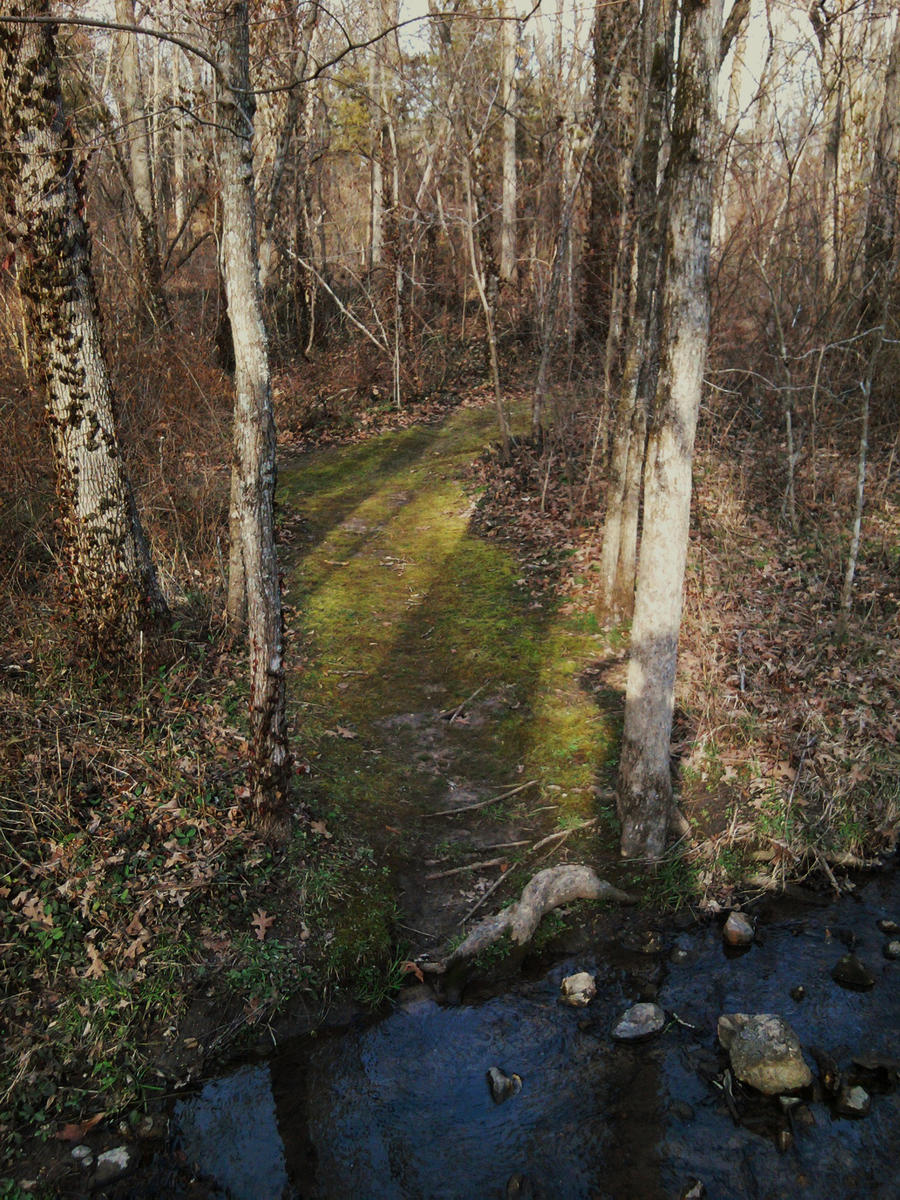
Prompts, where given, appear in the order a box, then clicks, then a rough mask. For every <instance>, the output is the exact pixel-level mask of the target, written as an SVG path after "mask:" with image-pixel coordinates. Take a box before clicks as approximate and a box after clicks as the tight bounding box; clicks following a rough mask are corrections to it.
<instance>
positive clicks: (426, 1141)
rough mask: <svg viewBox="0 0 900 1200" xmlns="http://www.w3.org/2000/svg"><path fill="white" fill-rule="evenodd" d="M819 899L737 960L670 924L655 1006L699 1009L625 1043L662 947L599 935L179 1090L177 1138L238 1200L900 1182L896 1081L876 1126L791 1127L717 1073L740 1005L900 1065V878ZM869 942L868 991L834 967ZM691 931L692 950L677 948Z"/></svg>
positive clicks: (771, 1192)
mask: <svg viewBox="0 0 900 1200" xmlns="http://www.w3.org/2000/svg"><path fill="white" fill-rule="evenodd" d="M810 900H811V902H810V903H809V904H806V903H800V902H786V901H782V902H779V903H778V904H775V905H770V906H769V908H768V909H767V911H765V912H763V913H762V914H761V916H760V924H759V929H758V940H757V943H756V944H754V945H753V946H752V947H751V948H750V950H749V951H748V952H747V953H746V954H744V955H741V956H738V957H728V956H726V954H725V953H724V952H723V947H722V941H721V933H720V924H719V923H718V922H712V923H710V924H707V925H700V926H696V927H694V928H692V929H689V930H687V931H685V932H682V933H675V932H673V933H672V934H671V936H669V937H664V945H663V948H662V951H661V952H660V953H659V954H658V955H657V956H656V957H657V959H658V960H659V962H660V963H663V962H664V963H665V971H664V974H663V978H662V981H661V984H660V986H659V1003H660V1004H661V1005H662V1006H663V1008H664V1009H665V1010H666V1012H667V1014H670V1015H672V1014H677V1017H678V1018H680V1020H681V1021H682V1022H686V1023H687V1024H680V1023H679V1022H678V1021H676V1020H675V1019H674V1017H673V1019H672V1020H671V1021H670V1022H669V1024H668V1026H667V1027H666V1029H665V1030H664V1032H663V1033H662V1034H661V1035H659V1036H658V1037H657V1038H655V1039H653V1040H652V1041H649V1042H645V1043H642V1044H638V1045H620V1044H616V1043H613V1042H612V1041H611V1039H610V1030H611V1028H612V1026H613V1024H614V1023H615V1021H616V1019H617V1018H618V1016H619V1015H620V1014H621V1012H622V1010H623V1009H624V1008H625V1007H626V1006H627V1004H629V1003H632V1002H634V1001H635V1000H638V999H642V998H644V996H645V995H646V991H647V986H648V984H647V977H648V974H649V975H651V976H652V974H653V970H654V961H653V958H652V957H651V958H648V957H647V956H645V955H641V954H639V953H637V952H633V951H631V952H630V951H627V950H624V949H623V948H622V947H621V946H620V945H618V944H616V943H610V942H607V943H597V944H596V945H594V946H592V948H591V950H590V952H587V953H582V954H579V955H578V957H577V958H569V959H567V960H565V961H561V962H557V963H556V964H555V965H554V966H553V967H552V968H551V969H550V970H548V971H545V972H543V973H542V974H541V975H540V977H539V978H537V979H533V980H520V981H519V982H517V983H516V984H515V985H514V986H512V987H511V988H510V990H509V991H507V992H506V993H505V994H503V995H498V996H495V997H493V998H491V999H489V1000H486V1001H485V1002H483V1003H480V1004H463V1005H460V1006H457V1007H447V1006H441V1005H439V1004H438V1003H437V1002H436V1001H435V1000H434V999H432V998H429V997H427V996H426V995H425V994H424V993H423V992H422V990H421V989H419V990H418V991H417V992H416V993H415V994H414V995H413V996H412V997H411V998H410V1000H409V1001H408V1002H407V1003H406V1004H404V1005H402V1006H401V1007H399V1008H398V1009H397V1010H396V1011H395V1012H394V1013H392V1014H391V1015H390V1016H388V1017H386V1018H384V1019H383V1020H381V1021H379V1022H377V1023H375V1024H372V1025H369V1026H368V1027H367V1028H356V1029H350V1030H347V1031H345V1032H343V1033H340V1034H326V1035H324V1036H320V1037H319V1038H307V1039H303V1040H302V1041H298V1042H296V1043H294V1044H291V1045H287V1046H285V1047H283V1048H282V1050H281V1052H280V1053H279V1054H278V1055H276V1056H275V1057H273V1058H272V1059H271V1060H270V1061H269V1062H268V1063H266V1064H264V1065H258V1066H252V1067H251V1066H248V1067H243V1068H241V1070H239V1071H238V1072H236V1073H235V1074H233V1075H232V1076H229V1077H228V1078H227V1079H225V1080H217V1081H214V1082H211V1083H209V1084H207V1085H206V1086H205V1087H204V1088H203V1089H202V1091H201V1092H200V1093H199V1094H198V1095H197V1096H195V1097H193V1098H191V1099H190V1100H187V1101H184V1102H182V1103H180V1104H179V1105H178V1106H177V1109H176V1112H175V1121H174V1124H175V1127H176V1129H177V1135H176V1136H177V1139H178V1143H179V1144H180V1145H181V1146H182V1148H183V1149H184V1151H185V1153H186V1154H187V1156H188V1158H189V1160H190V1161H192V1162H193V1163H195V1164H196V1166H197V1168H198V1170H199V1171H201V1172H202V1173H204V1174H206V1175H208V1176H210V1177H211V1178H212V1179H214V1180H216V1181H217V1182H218V1184H219V1185H220V1187H222V1188H223V1189H226V1192H225V1194H228V1195H231V1196H232V1197H233V1198H234V1200H281V1197H283V1196H285V1197H291V1196H292V1197H303V1198H306V1197H309V1198H310V1200H315V1198H321V1200H332V1198H334V1200H337V1198H338V1197H341V1198H344V1197H348V1196H356V1197H360V1198H366V1200H368V1198H371V1200H380V1198H384V1200H387V1198H393V1197H397V1198H406V1197H409V1198H413V1197H415V1198H423V1197H427V1198H434V1200H439V1198H443V1197H447V1198H453V1200H457V1198H459V1200H466V1198H469V1197H471V1198H472V1200H489V1198H492V1197H497V1198H502V1197H504V1196H506V1195H507V1194H508V1193H507V1189H508V1187H510V1186H511V1181H514V1177H520V1179H519V1183H520V1191H519V1192H518V1193H516V1194H520V1195H526V1194H530V1195H532V1196H534V1197H546V1198H550V1197H571V1198H572V1200H579V1198H582V1197H584V1198H585V1200H587V1198H589V1197H590V1198H598V1200H607V1198H608V1200H656V1198H657V1197H659V1198H660V1200H661V1198H663V1197H665V1198H667V1200H668V1198H669V1197H671V1198H673V1200H674V1198H677V1197H679V1196H680V1195H681V1193H682V1189H683V1188H684V1187H685V1186H686V1185H688V1183H689V1181H690V1180H692V1179H700V1180H702V1182H703V1183H704V1185H705V1187H706V1195H707V1197H709V1198H710V1200H744V1198H747V1200H757V1198H758V1200H780V1198H781V1197H785V1198H787V1197H791V1198H793V1197H798V1196H799V1197H808V1198H810V1200H813V1198H814V1200H833V1198H834V1197H841V1200H852V1198H854V1197H859V1200H863V1198H865V1200H870V1198H873V1197H874V1198H879V1200H881V1198H887V1197H898V1196H900V1180H898V1177H897V1169H896V1161H897V1149H898V1139H900V1096H898V1094H897V1092H896V1091H894V1092H893V1093H890V1094H878V1095H873V1097H872V1111H871V1114H870V1115H869V1116H868V1117H866V1118H864V1119H862V1120H849V1119H842V1118H836V1117H835V1116H834V1115H833V1112H832V1110H831V1108H830V1107H829V1106H828V1105H827V1104H826V1103H825V1102H824V1100H822V1099H821V1098H819V1099H816V1098H813V1099H811V1100H810V1101H809V1103H808V1104H806V1105H805V1106H804V1109H805V1112H804V1113H803V1114H801V1115H802V1117H803V1119H802V1120H800V1119H796V1120H793V1122H791V1121H790V1120H789V1118H788V1117H787V1116H786V1115H785V1114H784V1113H783V1112H782V1111H781V1109H780V1108H779V1106H778V1102H777V1101H758V1100H757V1101H754V1100H753V1099H752V1098H751V1097H749V1096H743V1095H741V1094H739V1095H738V1097H737V1104H738V1109H739V1111H740V1113H741V1115H742V1118H743V1120H744V1122H745V1123H742V1124H737V1123H735V1121H734V1120H733V1119H732V1116H731V1114H730V1112H729V1110H728V1108H727V1107H726V1104H725V1102H724V1099H723V1096H722V1092H721V1089H720V1088H719V1087H717V1086H716V1082H715V1081H716V1079H717V1078H721V1069H722V1067H723V1066H724V1065H725V1058H724V1055H722V1053H721V1052H720V1051H719V1050H718V1048H717V1044H716V1036H715V1031H716V1020H717V1017H718V1016H719V1014H720V1013H723V1012H734V1011H745V1012H775V1013H778V1014H780V1015H782V1016H783V1017H785V1018H786V1019H787V1020H788V1021H789V1022H790V1023H791V1024H792V1025H793V1026H794V1028H795V1030H796V1031H797V1033H798V1035H799V1037H800V1040H801V1042H802V1044H803V1046H804V1050H805V1051H806V1052H807V1058H808V1060H809V1061H810V1065H811V1066H812V1065H813V1063H812V1059H811V1058H810V1056H809V1053H808V1050H809V1047H810V1046H811V1045H815V1046H818V1047H819V1048H820V1049H822V1050H824V1051H826V1052H827V1053H828V1054H830V1055H831V1056H832V1057H833V1058H834V1059H835V1060H836V1061H837V1063H838V1065H839V1066H840V1067H841V1068H842V1069H847V1068H848V1067H849V1066H850V1064H851V1060H852V1059H853V1057H854V1055H875V1056H879V1057H880V1058H882V1059H885V1058H887V1059H893V1060H900V1020H898V1018H900V1001H898V996H900V963H897V962H889V961H887V960H886V959H885V958H884V957H883V954H882V947H883V944H884V942H885V940H886V939H885V936H884V935H883V934H882V933H880V932H879V931H878V929H877V927H876V924H875V922H876V920H877V919H878V918H880V917H890V918H893V919H900V875H898V873H897V872H896V871H894V872H892V873H890V874H887V875H884V876H881V877H878V878H872V879H870V880H868V881H867V882H865V883H862V884H860V886H859V888H858V890H857V892H856V893H855V894H854V895H852V896H846V897H843V898H841V899H840V900H838V901H837V902H834V903H830V904H827V905H826V906H821V905H820V904H819V903H816V902H815V901H816V897H815V896H814V895H813V894H811V893H810ZM854 939H855V940H856V944H855V952H856V953H857V954H858V955H859V956H860V957H861V958H862V959H863V960H864V961H865V962H866V963H867V965H868V966H869V967H870V969H871V970H872V971H873V973H874V974H875V976H876V979H877V982H876V985H875V987H874V988H873V989H872V990H871V991H870V992H866V993H859V992H851V991H847V990H845V989H843V988H841V987H839V986H838V985H837V984H836V983H834V982H833V981H832V979H831V976H830V972H831V969H832V967H833V966H834V964H835V963H836V962H837V960H838V959H839V958H840V957H841V955H842V954H844V953H845V952H846V944H845V943H847V942H851V941H853V940H854ZM674 946H678V947H680V948H682V949H684V950H686V951H687V954H688V958H687V960H686V961H685V962H683V963H679V964H675V963H671V962H669V958H668V955H669V952H670V950H671V949H672V948H673V947H674ZM574 970H589V971H591V972H592V973H594V974H595V975H596V976H597V985H598V991H597V996H596V998H595V999H594V1000H593V1001H592V1003H591V1004H590V1006H589V1007H588V1008H586V1009H572V1008H567V1007H565V1006H563V1005H561V1004H560V1003H559V1001H558V994H559V984H560V980H561V978H562V977H563V976H564V975H566V974H570V973H571V972H572V971H574ZM656 971H657V974H659V968H656ZM798 984H802V985H803V986H804V987H805V998H804V999H802V1000H800V1001H795V1000H793V999H791V996H790V991H791V989H792V988H794V987H795V986H796V985H798ZM650 987H651V990H652V988H653V985H652V984H651V985H650ZM688 1025H690V1026H694V1027H695V1028H689V1027H688ZM494 1066H496V1067H500V1068H501V1069H503V1070H504V1071H506V1072H516V1073H518V1074H519V1075H521V1077H522V1081H523V1085H522V1090H521V1092H519V1093H518V1094H517V1095H515V1096H512V1097H511V1098H510V1099H508V1100H507V1101H505V1102H504V1103H502V1104H496V1103H495V1102H494V1101H493V1099H492V1097H491V1094H490V1090H489V1088H488V1084H487V1080H486V1072H487V1071H488V1069H489V1068H490V1067H494ZM807 1114H808V1116H807ZM809 1119H811V1120H812V1124H808V1123H806V1122H807V1121H808V1120H809ZM779 1130H781V1131H783V1132H782V1135H781V1136H782V1137H783V1138H787V1137H788V1136H790V1139H791V1145H790V1147H789V1148H788V1149H786V1150H784V1151H780V1150H779V1149H778V1148H777V1145H776V1139H777V1137H778V1134H779ZM523 1179H524V1181H527V1187H530V1189H531V1191H530V1192H528V1191H522V1190H521V1186H522V1181H523ZM513 1186H514V1184H513Z"/></svg>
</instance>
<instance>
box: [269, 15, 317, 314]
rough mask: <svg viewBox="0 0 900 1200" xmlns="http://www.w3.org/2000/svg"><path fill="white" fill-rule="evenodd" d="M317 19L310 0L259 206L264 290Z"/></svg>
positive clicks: (304, 165) (304, 153)
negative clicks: (261, 217) (261, 202)
mask: <svg viewBox="0 0 900 1200" xmlns="http://www.w3.org/2000/svg"><path fill="white" fill-rule="evenodd" d="M318 21H319V0H313V2H312V3H311V4H310V5H309V6H308V8H307V10H306V12H305V14H304V16H303V19H302V21H301V24H300V30H299V41H298V45H297V53H296V55H295V57H294V66H293V72H292V76H293V79H294V80H295V83H294V86H293V87H292V88H291V90H290V91H289V92H288V98H287V104H286V106H285V110H284V117H283V118H282V121H281V126H280V128H279V130H278V137H277V141H276V145H275V154H274V158H273V161H272V171H271V174H270V176H269V183H268V186H267V188H266V192H265V202H264V203H263V205H262V213H263V220H262V230H261V236H260V247H259V266H260V280H259V282H260V287H261V288H262V289H263V291H265V288H266V284H267V282H268V280H269V276H270V274H271V272H272V266H273V261H274V253H275V246H274V236H273V232H274V228H275V221H276V218H277V216H278V202H279V200H280V198H281V188H282V184H283V182H284V176H285V170H286V167H287V164H288V161H289V155H290V150H291V143H292V141H293V139H294V133H295V131H296V129H297V127H298V125H300V124H302V117H303V114H304V111H305V108H306V99H307V85H306V83H305V82H304V80H305V77H306V71H307V67H308V66H309V57H310V52H311V49H312V41H313V36H314V34H315V32H316V27H317V25H318ZM301 138H302V142H303V146H302V150H301V152H300V153H299V154H295V157H296V158H297V159H299V161H298V162H297V163H296V164H295V170H297V171H302V172H305V171H307V170H308V167H309V153H308V148H307V145H306V141H307V138H308V130H306V129H303V130H302V132H301Z"/></svg>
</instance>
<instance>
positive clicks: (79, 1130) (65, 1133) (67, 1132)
mask: <svg viewBox="0 0 900 1200" xmlns="http://www.w3.org/2000/svg"><path fill="white" fill-rule="evenodd" d="M105 1116H106V1113H105V1112H100V1113H97V1114H96V1115H95V1116H93V1117H88V1119H87V1120H86V1121H75V1122H71V1123H70V1124H68V1125H63V1127H62V1129H60V1130H58V1131H57V1133H56V1136H57V1138H58V1139H59V1141H61V1142H80V1141H81V1140H82V1138H83V1137H84V1136H85V1134H87V1133H90V1131H91V1130H92V1129H93V1128H94V1126H95V1125H99V1124H100V1122H101V1121H102V1120H103V1118H104V1117H105Z"/></svg>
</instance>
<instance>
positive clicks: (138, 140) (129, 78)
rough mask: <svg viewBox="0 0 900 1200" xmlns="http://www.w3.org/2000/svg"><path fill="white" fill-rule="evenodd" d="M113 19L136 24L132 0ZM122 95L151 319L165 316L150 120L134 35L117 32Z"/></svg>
mask: <svg viewBox="0 0 900 1200" xmlns="http://www.w3.org/2000/svg"><path fill="white" fill-rule="evenodd" d="M116 20H117V21H118V22H119V23H120V24H122V25H135V24H137V22H136V20H135V15H134V0H116ZM119 39H120V70H121V95H120V97H119V108H120V111H121V114H122V124H123V126H124V134H125V140H126V142H127V144H128V162H129V168H130V169H129V180H130V183H131V194H132V197H133V198H134V209H135V219H136V221H137V239H136V250H137V260H138V277H139V279H140V291H141V300H142V301H143V303H144V304H145V305H146V308H147V311H148V312H149V314H150V316H151V318H152V319H153V321H154V322H157V323H158V322H159V321H162V320H165V319H166V318H167V316H168V310H167V308H166V299H165V296H164V294H163V289H162V267H161V265H160V257H159V235H158V230H157V224H156V196H155V194H154V190H153V172H152V169H151V161H152V155H151V147H150V124H149V122H148V120H147V112H146V106H145V104H144V91H143V87H142V86H141V63H140V56H139V54H138V43H137V36H136V35H135V34H133V33H120V34H119Z"/></svg>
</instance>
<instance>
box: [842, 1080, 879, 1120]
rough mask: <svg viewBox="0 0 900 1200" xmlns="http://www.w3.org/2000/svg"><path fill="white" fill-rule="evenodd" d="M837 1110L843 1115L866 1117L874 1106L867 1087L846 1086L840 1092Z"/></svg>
mask: <svg viewBox="0 0 900 1200" xmlns="http://www.w3.org/2000/svg"><path fill="white" fill-rule="evenodd" d="M836 1107H837V1110H838V1112H839V1113H840V1114H841V1116H842V1117H864V1116H866V1114H867V1113H868V1111H869V1109H870V1108H871V1107H872V1101H871V1100H870V1099H869V1093H868V1092H867V1091H866V1090H865V1088H861V1087H859V1086H857V1087H848V1086H846V1085H845V1086H844V1087H842V1088H841V1090H840V1092H839V1093H838V1098H837V1106H836Z"/></svg>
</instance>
